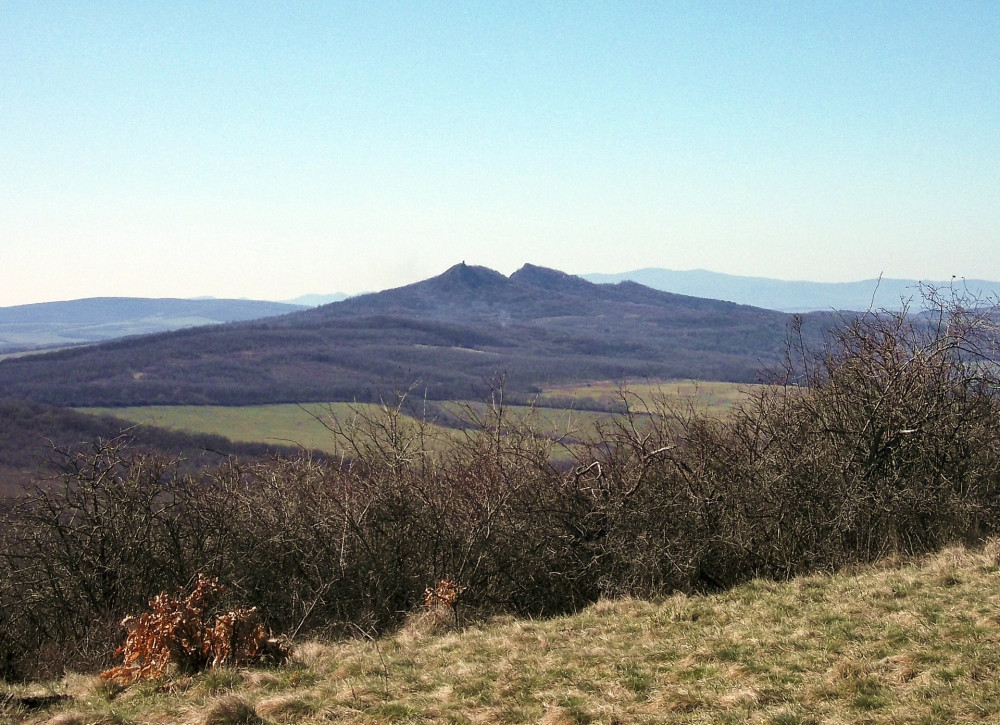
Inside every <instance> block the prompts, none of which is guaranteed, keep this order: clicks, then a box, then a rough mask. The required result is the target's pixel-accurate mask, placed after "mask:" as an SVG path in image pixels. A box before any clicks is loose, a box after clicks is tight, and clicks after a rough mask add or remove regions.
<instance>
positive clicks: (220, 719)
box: [202, 695, 261, 725]
mask: <svg viewBox="0 0 1000 725" xmlns="http://www.w3.org/2000/svg"><path fill="white" fill-rule="evenodd" d="M259 722H261V719H260V718H259V717H258V716H257V713H256V711H255V710H254V709H253V708H252V707H251V706H250V704H249V703H248V702H247V701H246V700H244V699H243V698H242V697H240V696H239V695H226V696H225V697H221V698H219V699H218V700H216V701H215V702H213V703H212V705H211V707H209V708H208V710H207V711H206V712H205V716H204V718H203V719H202V724H203V725H249V724H251V723H259Z"/></svg>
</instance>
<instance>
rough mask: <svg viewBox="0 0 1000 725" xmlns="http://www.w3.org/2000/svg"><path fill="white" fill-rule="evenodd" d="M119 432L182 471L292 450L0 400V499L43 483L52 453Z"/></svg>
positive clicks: (117, 434) (45, 406)
mask: <svg viewBox="0 0 1000 725" xmlns="http://www.w3.org/2000/svg"><path fill="white" fill-rule="evenodd" d="M123 431H127V432H128V435H129V436H130V437H131V438H132V439H133V441H134V444H135V446H137V447H138V448H140V449H145V450H156V451H158V452H160V453H162V454H163V455H166V456H170V457H172V458H178V459H182V460H183V461H185V466H186V467H197V466H199V465H217V464H218V463H219V462H220V461H222V460H224V459H225V456H228V455H238V456H246V457H254V456H262V455H265V454H268V453H284V454H287V455H292V454H293V453H295V452H296V451H297V449H295V448H293V447H291V446H283V445H282V446H276V445H272V444H264V443H235V442H233V441H230V440H228V439H227V438H224V437H223V436H219V435H205V434H187V433H181V432H177V431H168V430H164V429H162V428H155V427H152V426H144V425H136V424H134V423H132V422H131V421H127V420H122V419H120V418H114V417H111V416H94V415H84V414H83V413H77V412H75V411H73V410H67V409H65V408H54V407H51V406H48V405H41V404H38V403H28V402H23V401H13V400H0V496H4V495H7V494H10V493H17V492H18V491H20V490H22V489H23V488H24V486H25V485H27V484H29V483H33V482H37V481H39V480H44V479H45V478H46V477H47V476H49V475H50V474H51V473H52V472H53V470H54V469H52V467H51V466H50V465H49V464H48V462H49V461H50V460H51V458H52V453H53V450H54V449H55V448H60V449H68V448H73V447H75V446H79V445H80V444H82V443H89V442H92V441H96V440H98V439H103V440H108V439H111V438H114V437H116V436H119V435H121V434H122V432H123Z"/></svg>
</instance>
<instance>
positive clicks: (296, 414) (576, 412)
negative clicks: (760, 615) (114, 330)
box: [77, 381, 746, 453]
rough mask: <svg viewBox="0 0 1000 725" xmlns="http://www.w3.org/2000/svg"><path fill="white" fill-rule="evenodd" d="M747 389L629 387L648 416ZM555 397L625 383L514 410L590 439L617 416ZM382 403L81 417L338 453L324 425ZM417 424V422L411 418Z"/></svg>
mask: <svg viewBox="0 0 1000 725" xmlns="http://www.w3.org/2000/svg"><path fill="white" fill-rule="evenodd" d="M745 390H746V388H744V387H743V386H738V385H736V384H734V383H695V382H690V381H689V382H670V383H637V384H635V385H631V384H630V385H629V402H630V405H631V407H632V409H633V410H638V411H640V412H641V411H642V410H643V406H644V405H645V404H646V402H649V401H652V400H653V398H654V397H656V396H659V397H661V398H662V399H663V400H665V401H666V402H667V403H668V404H669V405H673V406H676V408H677V409H678V410H680V409H682V408H683V407H684V406H686V405H688V404H692V405H694V406H696V407H697V408H698V409H699V410H703V411H704V410H707V411H715V412H718V413H720V414H722V413H724V412H725V411H726V410H728V409H729V408H730V407H731V406H732V404H733V403H734V402H736V401H738V400H740V399H741V398H742V397H744V396H745V394H746V393H745ZM553 398H560V399H564V398H570V399H574V398H575V399H583V398H591V399H592V400H596V401H598V402H600V403H604V404H607V403H615V402H620V399H619V398H618V385H617V384H615V383H612V382H607V381H605V382H595V383H591V384H589V385H576V386H563V387H553V388H550V389H546V390H545V391H544V392H543V393H542V395H540V396H539V398H538V401H539V404H538V405H535V406H528V405H511V406H507V413H508V414H509V415H510V416H511V418H510V421H511V422H516V421H518V420H528V421H531V422H532V424H533V425H534V427H535V430H536V431H537V432H538V433H540V434H541V435H544V436H549V437H552V438H555V439H561V438H567V439H577V440H586V439H588V438H589V437H590V436H591V434H593V432H594V430H595V425H597V424H599V423H606V422H607V421H608V420H609V419H610V418H611V417H612V414H611V413H606V412H601V411H591V410H581V409H577V408H575V407H569V408H561V407H556V408H553V407H548V403H549V401H551V400H552V399H553ZM444 405H445V406H446V408H447V409H448V410H449V411H450V412H452V413H454V414H456V415H457V416H458V417H460V418H463V419H467V418H468V417H469V413H470V412H473V413H476V412H478V413H480V414H481V413H483V412H484V411H485V409H486V404H484V403H476V402H462V401H456V402H451V403H445V404H444ZM377 408H378V406H376V405H372V404H355V403H306V404H302V405H299V404H274V405H245V406H222V405H148V406H134V407H125V408H78V409H77V410H79V411H80V412H82V413H89V414H94V415H113V416H116V417H118V418H122V419H124V420H128V421H131V422H133V423H138V424H145V425H154V426H158V427H161V428H167V429H169V430H177V431H184V432H187V433H196V434H207V435H221V436H225V437H226V438H229V439H230V440H233V441H237V442H240V443H271V444H283V445H292V446H299V447H302V448H305V449H308V450H321V451H326V452H331V453H332V452H335V451H336V444H335V441H334V437H333V436H332V435H331V433H330V431H329V430H328V429H327V428H326V427H325V426H324V425H323V423H322V422H321V420H329V419H331V418H333V419H336V420H337V421H339V422H341V423H346V422H347V421H348V420H349V419H350V417H351V416H352V415H354V413H355V412H357V411H361V412H362V413H369V414H372V413H375V414H377V412H378V411H377ZM411 420H412V419H411ZM429 433H430V434H431V437H432V438H438V439H440V440H442V441H447V440H449V439H452V440H453V439H454V437H455V435H456V432H455V430H454V429H453V428H449V427H446V426H442V425H436V424H434V423H433V422H432V423H431V426H430V429H429Z"/></svg>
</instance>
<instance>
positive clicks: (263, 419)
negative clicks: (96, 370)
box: [77, 403, 450, 453]
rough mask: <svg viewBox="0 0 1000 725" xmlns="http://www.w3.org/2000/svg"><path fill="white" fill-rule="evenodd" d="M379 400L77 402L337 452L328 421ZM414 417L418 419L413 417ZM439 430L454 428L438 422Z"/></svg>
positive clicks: (240, 438) (195, 428) (174, 425)
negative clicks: (228, 403) (124, 404)
mask: <svg viewBox="0 0 1000 725" xmlns="http://www.w3.org/2000/svg"><path fill="white" fill-rule="evenodd" d="M377 408H378V406H377V405H372V404H354V403H306V404H303V405H298V404H278V405H244V406H222V405H148V406H137V407H129V408H78V409H77V410H78V411H80V412H81V413H90V414H95V415H113V416H115V417H118V418H123V419H124V420H128V421H132V422H133V423H139V424H144V425H153V426H158V427H161V428H167V429H169V430H178V431H184V432H187V433H201V434H210V435H221V436H225V437H226V438H229V439H230V440H232V441H237V442H240V443H271V444H281V445H291V446H299V447H302V448H305V449H307V450H320V451H326V452H329V453H333V452H336V448H337V446H336V442H335V438H334V436H333V435H332V434H331V432H330V431H329V430H328V429H327V427H326V426H325V425H324V424H323V422H322V421H323V420H326V421H329V420H330V419H331V418H333V419H336V420H338V421H340V422H342V423H345V424H346V423H347V422H348V421H349V420H350V418H351V416H352V415H354V413H355V412H356V411H361V412H362V413H365V412H367V413H370V414H376V415H377V413H378V411H377V410H376V409H377ZM414 422H415V421H414ZM432 430H433V432H434V433H435V434H436V435H443V436H447V435H450V433H449V432H448V431H447V430H446V429H444V428H441V427H440V426H433V425H432Z"/></svg>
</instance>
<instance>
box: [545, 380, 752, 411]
mask: <svg viewBox="0 0 1000 725" xmlns="http://www.w3.org/2000/svg"><path fill="white" fill-rule="evenodd" d="M755 387H757V386H754V385H741V384H738V383H720V382H711V381H709V382H702V381H695V380H673V381H648V382H641V383H640V382H632V381H630V382H628V384H627V390H628V398H629V407H630V408H633V409H638V410H641V409H642V408H643V405H642V403H643V401H647V402H648V401H651V400H653V399H654V398H655V399H659V400H662V401H663V402H664V403H666V404H667V405H669V406H675V407H677V408H679V409H680V408H683V407H684V406H687V405H694V406H695V407H696V408H697V409H699V410H704V411H708V412H711V413H716V414H719V415H722V414H724V413H725V412H726V411H728V410H729V409H730V408H731V407H732V406H733V404H734V403H737V402H739V401H741V400H743V399H744V398H745V397H746V396H747V391H749V390H752V389H754V388H755ZM551 397H556V398H590V399H592V400H596V401H598V402H601V403H619V402H621V383H619V382H615V381H611V380H597V381H593V382H589V383H578V384H571V385H554V386H552V387H550V388H545V390H543V391H542V395H541V396H540V400H543V401H544V400H545V399H546V398H551Z"/></svg>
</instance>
